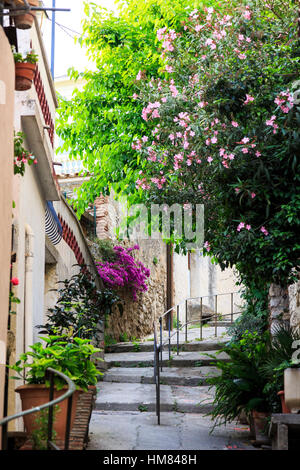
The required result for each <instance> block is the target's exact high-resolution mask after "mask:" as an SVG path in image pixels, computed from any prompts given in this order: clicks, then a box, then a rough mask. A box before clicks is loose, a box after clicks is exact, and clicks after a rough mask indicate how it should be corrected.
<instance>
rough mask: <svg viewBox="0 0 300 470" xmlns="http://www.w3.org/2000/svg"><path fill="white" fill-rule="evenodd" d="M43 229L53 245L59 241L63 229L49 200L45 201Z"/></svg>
mask: <svg viewBox="0 0 300 470" xmlns="http://www.w3.org/2000/svg"><path fill="white" fill-rule="evenodd" d="M45 230H46V235H48V237H49V238H50V240H51V242H52V243H53V245H57V244H58V243H59V242H60V241H61V239H62V235H63V229H62V226H61V223H60V221H59V219H58V217H57V214H56V212H55V209H54V207H53V202H51V201H47V202H46V213H45Z"/></svg>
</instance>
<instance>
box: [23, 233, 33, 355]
mask: <svg viewBox="0 0 300 470" xmlns="http://www.w3.org/2000/svg"><path fill="white" fill-rule="evenodd" d="M33 248H34V234H33V231H32V229H31V227H30V226H29V225H27V224H26V225H25V299H24V348H25V351H28V348H29V346H31V345H32V343H33V259H34V251H33Z"/></svg>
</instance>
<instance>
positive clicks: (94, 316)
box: [37, 271, 120, 339]
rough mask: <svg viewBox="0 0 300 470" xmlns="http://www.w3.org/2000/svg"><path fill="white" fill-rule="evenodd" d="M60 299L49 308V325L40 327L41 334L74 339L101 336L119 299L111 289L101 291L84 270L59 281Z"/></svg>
mask: <svg viewBox="0 0 300 470" xmlns="http://www.w3.org/2000/svg"><path fill="white" fill-rule="evenodd" d="M59 284H62V287H61V288H60V289H58V291H57V292H58V300H57V303H56V305H55V306H54V307H53V308H49V309H48V315H47V319H48V321H47V323H46V324H45V325H38V326H37V328H42V330H41V331H40V333H41V334H44V333H48V334H63V333H68V334H69V336H70V335H71V336H72V337H77V336H78V337H81V338H88V339H92V338H95V337H96V336H97V332H98V329H99V326H100V325H102V324H103V319H104V316H105V315H109V314H110V313H111V310H112V307H113V305H115V304H116V303H118V302H119V300H120V299H119V297H118V296H117V295H116V294H115V292H114V291H113V290H111V289H107V288H106V289H103V290H98V289H97V286H96V282H95V279H94V278H93V277H92V276H91V274H87V273H85V272H83V271H81V272H79V273H78V274H75V275H73V276H72V277H71V278H70V279H66V280H64V281H61V282H59Z"/></svg>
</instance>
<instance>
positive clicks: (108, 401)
mask: <svg viewBox="0 0 300 470" xmlns="http://www.w3.org/2000/svg"><path fill="white" fill-rule="evenodd" d="M220 347H221V344H220V343H219V342H216V341H215V342H211V341H210V342H201V343H200V342H195V343H193V342H192V343H187V344H181V345H180V349H181V352H180V354H179V355H178V356H177V354H176V352H172V354H171V360H169V354H168V351H164V352H163V361H162V365H163V371H162V372H161V375H160V383H161V387H160V388H161V411H162V412H169V411H177V412H183V413H188V412H190V413H206V412H208V411H209V410H210V409H211V406H212V405H211V401H212V399H213V392H212V391H210V390H209V386H208V385H207V377H209V376H212V375H214V374H216V373H217V369H216V368H215V367H213V366H211V363H212V362H213V360H212V359H211V358H210V357H207V356H206V355H205V354H214V353H215V352H217V350H218V349H220ZM136 349H137V346H136V345H134V344H130V343H125V344H124V343H123V344H117V345H114V346H112V347H110V348H107V350H108V351H109V352H107V353H106V354H105V362H106V365H107V368H108V369H107V371H106V373H105V374H104V377H103V381H102V382H100V383H99V384H98V388H99V393H98V396H97V399H96V410H102V411H103V410H111V411H151V412H153V411H155V403H156V395H155V386H154V373H153V359H154V353H153V343H150V344H149V343H141V344H140V345H139V350H138V351H137V350H136ZM183 350H184V351H183ZM219 359H221V360H226V359H227V358H226V357H225V356H224V354H223V353H221V354H219V355H218V360H219Z"/></svg>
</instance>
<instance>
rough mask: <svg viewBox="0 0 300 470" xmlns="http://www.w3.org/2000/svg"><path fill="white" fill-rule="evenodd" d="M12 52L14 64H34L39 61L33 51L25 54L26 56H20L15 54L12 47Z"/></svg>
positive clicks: (18, 53)
mask: <svg viewBox="0 0 300 470" xmlns="http://www.w3.org/2000/svg"><path fill="white" fill-rule="evenodd" d="M12 52H13V57H14V61H15V63H29V64H36V63H37V62H38V60H39V58H38V55H37V54H36V53H35V52H34V50H33V49H32V50H31V51H29V52H27V54H21V53H20V52H16V48H15V47H14V46H13V47H12Z"/></svg>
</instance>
